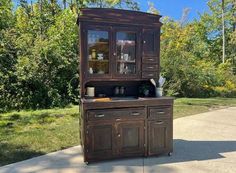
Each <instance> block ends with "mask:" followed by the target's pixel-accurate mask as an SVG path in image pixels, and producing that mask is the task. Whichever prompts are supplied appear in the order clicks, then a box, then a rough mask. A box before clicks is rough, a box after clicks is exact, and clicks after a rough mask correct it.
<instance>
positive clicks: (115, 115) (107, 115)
mask: <svg viewBox="0 0 236 173" xmlns="http://www.w3.org/2000/svg"><path fill="white" fill-rule="evenodd" d="M144 117H145V109H144V108H125V109H104V110H89V111H88V112H87V120H88V121H92V120H116V121H121V120H123V119H135V118H139V119H140V118H142V119H143V118H144Z"/></svg>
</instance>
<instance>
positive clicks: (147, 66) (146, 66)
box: [142, 64, 158, 71]
mask: <svg viewBox="0 0 236 173" xmlns="http://www.w3.org/2000/svg"><path fill="white" fill-rule="evenodd" d="M157 70H158V65H157V64H143V65H142V71H157Z"/></svg>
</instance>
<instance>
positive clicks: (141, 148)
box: [81, 105, 173, 162]
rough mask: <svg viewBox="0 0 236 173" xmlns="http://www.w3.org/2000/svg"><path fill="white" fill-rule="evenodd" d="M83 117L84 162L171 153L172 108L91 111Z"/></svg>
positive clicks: (170, 106) (163, 106) (165, 106)
mask: <svg viewBox="0 0 236 173" xmlns="http://www.w3.org/2000/svg"><path fill="white" fill-rule="evenodd" d="M113 112H114V113H113ZM83 117H87V118H86V119H83V120H82V121H83V123H82V126H83V128H82V130H81V132H82V133H83V134H82V140H81V144H82V146H83V149H84V161H85V162H92V161H99V160H106V159H113V158H122V157H130V156H152V155H158V154H162V153H170V152H172V145H173V107H172V105H162V106H146V107H144V106H142V107H135V108H120V109H113V108H112V109H94V110H87V111H86V112H85V113H84V116H83Z"/></svg>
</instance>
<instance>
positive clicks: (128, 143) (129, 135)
mask: <svg viewBox="0 0 236 173" xmlns="http://www.w3.org/2000/svg"><path fill="white" fill-rule="evenodd" d="M118 132H119V133H118V135H117V136H118V148H119V152H120V154H121V155H127V154H131V153H132V154H143V151H144V121H137V122H135V121H132V122H127V123H120V124H119V125H118Z"/></svg>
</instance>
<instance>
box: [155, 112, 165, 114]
mask: <svg viewBox="0 0 236 173" xmlns="http://www.w3.org/2000/svg"><path fill="white" fill-rule="evenodd" d="M157 113H158V114H164V113H165V112H164V111H159V112H157Z"/></svg>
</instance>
